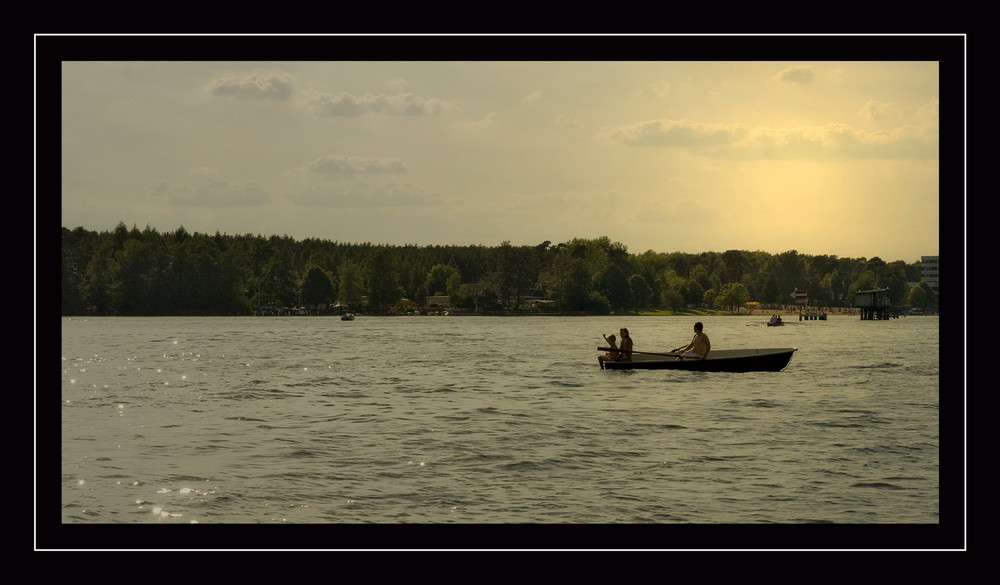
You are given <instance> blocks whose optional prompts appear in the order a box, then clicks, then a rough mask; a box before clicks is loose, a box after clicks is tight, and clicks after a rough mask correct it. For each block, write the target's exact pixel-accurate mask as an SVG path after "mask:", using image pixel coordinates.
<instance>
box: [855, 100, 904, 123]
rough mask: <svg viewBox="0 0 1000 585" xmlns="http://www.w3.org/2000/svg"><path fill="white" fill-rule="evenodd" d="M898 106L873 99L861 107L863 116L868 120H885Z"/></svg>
mask: <svg viewBox="0 0 1000 585" xmlns="http://www.w3.org/2000/svg"><path fill="white" fill-rule="evenodd" d="M895 112H896V108H895V107H894V106H893V105H892V104H887V103H883V102H877V101H875V100H871V101H869V102H867V103H866V104H865V105H863V106H862V107H861V116H862V117H864V118H865V119H866V120H884V119H885V118H888V117H889V116H892V115H894V114H895Z"/></svg>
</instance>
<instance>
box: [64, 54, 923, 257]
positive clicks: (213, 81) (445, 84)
mask: <svg viewBox="0 0 1000 585" xmlns="http://www.w3.org/2000/svg"><path fill="white" fill-rule="evenodd" d="M940 74H941V72H940V64H939V63H938V62H935V61H931V60H927V61H921V60H909V61H901V60H893V61H867V60H844V61H836V60H818V61H810V60H787V61H785V60H775V59H768V60H711V61H707V60H703V61H702V60H678V61H671V60H643V61H638V60H628V59H615V60H606V61H605V60H572V59H569V60H565V59H561V58H560V59H558V60H549V61H545V60H530V61H529V60H520V59H513V60H469V61H463V60H454V59H449V60H434V59H428V60H421V59H415V60H382V59H374V60H349V59H344V60H294V59H292V60H280V61H278V60H225V61H223V60H219V61H213V60H208V59H204V60H203V59H198V60H193V59H186V58H184V57H183V56H182V57H181V58H179V59H178V60H168V59H165V60H141V59H139V60H132V59H124V58H123V59H97V60H65V61H63V62H62V64H61V103H60V109H61V112H60V113H61V128H60V129H59V136H60V141H61V143H60V150H61V157H62V160H61V168H60V170H61V179H60V182H61V222H62V226H63V227H67V228H70V229H73V228H76V227H83V228H85V229H88V230H95V231H108V230H113V229H114V228H115V227H116V226H117V225H118V224H119V223H121V222H124V223H125V224H126V225H127V226H128V227H130V228H131V227H133V226H136V227H138V228H139V229H144V228H145V227H146V226H150V227H153V228H155V229H157V230H158V231H160V232H172V231H174V230H176V229H178V228H179V227H183V228H184V229H185V230H187V231H188V232H200V233H209V234H214V233H215V232H217V231H218V232H221V233H224V234H229V235H235V234H254V235H257V234H260V235H264V236H270V235H287V236H291V237H293V238H295V239H305V238H319V239H326V240H331V241H337V242H342V243H356V242H370V243H373V244H392V245H406V244H413V245H418V246H424V245H477V244H479V245H486V246H495V245H499V244H501V243H502V242H505V241H509V242H511V243H512V244H514V245H532V246H534V245H537V244H540V243H542V242H545V241H549V242H551V243H553V244H556V243H560V242H565V241H569V240H571V239H573V238H598V237H604V236H606V237H608V238H610V239H611V240H612V241H614V242H620V243H622V244H624V245H625V246H626V247H627V248H628V251H629V252H632V253H642V252H644V251H646V250H653V251H656V252H675V251H679V252H687V253H701V252H707V251H716V252H724V251H726V250H731V249H738V250H750V251H757V250H759V251H765V252H770V253H781V252H785V251H788V250H796V251H798V252H799V253H802V254H810V255H820V254H830V255H835V256H839V257H850V258H858V257H865V258H872V257H876V256H877V257H880V258H881V259H883V260H885V261H889V262H891V261H895V260H903V261H906V262H907V263H910V262H915V261H918V260H919V259H920V257H921V256H924V255H937V254H938V253H939V220H940V217H939V202H940V197H941V194H940V191H941V184H940V169H939V155H940V148H939V124H938V122H939V115H938V108H939V98H940V96H939V86H940Z"/></svg>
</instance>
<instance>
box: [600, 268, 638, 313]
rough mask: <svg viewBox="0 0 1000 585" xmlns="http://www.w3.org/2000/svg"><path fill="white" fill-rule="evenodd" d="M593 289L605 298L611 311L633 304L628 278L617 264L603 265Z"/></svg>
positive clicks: (628, 307)
mask: <svg viewBox="0 0 1000 585" xmlns="http://www.w3.org/2000/svg"><path fill="white" fill-rule="evenodd" d="M594 290H596V291H597V292H599V293H600V294H601V296H603V297H604V298H605V299H607V302H608V305H609V306H610V307H611V310H613V311H621V310H628V309H630V308H632V307H633V305H634V304H635V301H634V299H633V297H632V289H631V288H630V287H629V285H628V278H627V277H626V276H625V273H624V272H623V271H622V269H621V268H620V267H619V266H618V265H617V264H608V265H607V266H605V267H604V269H603V270H602V271H601V272H600V273H599V274H598V275H597V278H596V280H595V282H594Z"/></svg>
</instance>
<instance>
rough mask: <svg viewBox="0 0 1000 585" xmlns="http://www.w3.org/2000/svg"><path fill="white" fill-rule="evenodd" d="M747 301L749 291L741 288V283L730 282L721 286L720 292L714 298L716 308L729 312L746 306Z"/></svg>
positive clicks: (748, 299)
mask: <svg viewBox="0 0 1000 585" xmlns="http://www.w3.org/2000/svg"><path fill="white" fill-rule="evenodd" d="M749 301H750V291H748V290H747V287H745V286H743V283H742V282H730V283H729V284H724V285H722V290H720V291H719V294H718V296H717V297H716V298H715V303H716V305H717V306H721V307H726V308H727V309H729V310H730V311H735V310H736V308H737V307H744V306H746V304H747V302H749Z"/></svg>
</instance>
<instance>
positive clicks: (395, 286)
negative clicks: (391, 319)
mask: <svg viewBox="0 0 1000 585" xmlns="http://www.w3.org/2000/svg"><path fill="white" fill-rule="evenodd" d="M401 298H403V290H402V287H400V286H399V276H398V275H397V273H396V267H395V266H394V265H393V262H392V258H391V255H390V253H389V251H388V250H387V249H384V248H380V249H379V250H378V251H376V252H375V256H374V258H373V259H372V266H371V276H370V277H369V278H368V306H369V307H370V308H371V310H372V311H374V312H376V313H386V312H388V311H389V309H390V308H392V306H393V305H395V304H396V303H397V302H399V300H400V299H401Z"/></svg>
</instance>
